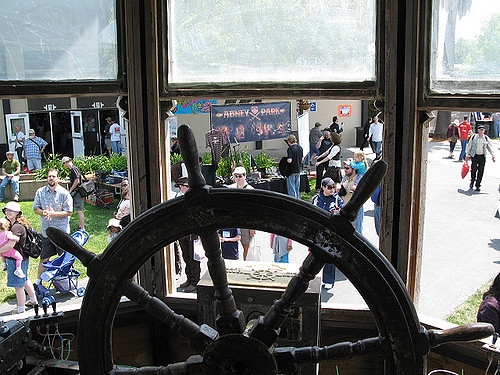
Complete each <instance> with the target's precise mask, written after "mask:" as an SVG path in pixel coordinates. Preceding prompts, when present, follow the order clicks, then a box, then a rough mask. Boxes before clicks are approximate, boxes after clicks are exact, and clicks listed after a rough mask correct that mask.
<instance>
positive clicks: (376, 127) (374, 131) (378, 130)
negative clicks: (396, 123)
mask: <svg viewBox="0 0 500 375" xmlns="http://www.w3.org/2000/svg"><path fill="white" fill-rule="evenodd" d="M383 132H384V125H383V124H382V123H381V122H374V123H373V124H371V125H370V130H369V133H368V135H369V136H370V137H371V140H372V142H382V139H383V138H382V135H383Z"/></svg>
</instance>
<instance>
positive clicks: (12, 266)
mask: <svg viewBox="0 0 500 375" xmlns="http://www.w3.org/2000/svg"><path fill="white" fill-rule="evenodd" d="M5 261H6V263H7V286H9V287H11V288H19V287H23V286H24V284H26V281H27V280H28V266H29V264H30V258H26V259H25V260H23V262H22V263H21V268H22V270H23V272H24V274H25V275H26V277H25V278H23V279H21V278H20V277H17V276H16V275H14V271H15V270H16V261H15V259H12V258H5Z"/></svg>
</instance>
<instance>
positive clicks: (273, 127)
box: [210, 102, 292, 143]
mask: <svg viewBox="0 0 500 375" xmlns="http://www.w3.org/2000/svg"><path fill="white" fill-rule="evenodd" d="M290 118H291V104H290V102H279V103H251V104H234V105H213V106H212V107H211V111H210V120H211V126H212V129H213V130H219V131H220V130H223V131H225V132H226V133H227V135H228V137H229V140H230V141H231V143H235V142H252V141H262V140H265V139H276V138H285V137H286V136H288V134H290V132H291V131H292V125H291V121H290Z"/></svg>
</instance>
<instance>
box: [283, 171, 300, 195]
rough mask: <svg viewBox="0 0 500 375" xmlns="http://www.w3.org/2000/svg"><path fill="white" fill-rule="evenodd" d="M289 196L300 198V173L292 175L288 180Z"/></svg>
mask: <svg viewBox="0 0 500 375" xmlns="http://www.w3.org/2000/svg"><path fill="white" fill-rule="evenodd" d="M286 187H287V190H288V195H291V196H292V197H295V198H300V173H292V174H291V175H290V176H288V177H287V178H286Z"/></svg>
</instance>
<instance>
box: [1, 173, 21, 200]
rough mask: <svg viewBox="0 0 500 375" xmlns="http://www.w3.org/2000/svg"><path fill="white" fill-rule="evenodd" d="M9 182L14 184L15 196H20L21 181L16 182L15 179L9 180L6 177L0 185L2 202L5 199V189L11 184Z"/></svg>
mask: <svg viewBox="0 0 500 375" xmlns="http://www.w3.org/2000/svg"><path fill="white" fill-rule="evenodd" d="M9 182H10V183H11V184H12V190H14V195H19V181H17V180H14V178H12V179H11V180H9V178H8V177H5V178H4V179H3V180H2V183H1V184H0V199H1V200H3V199H4V198H5V187H6V186H7V185H8V184H9Z"/></svg>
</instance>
